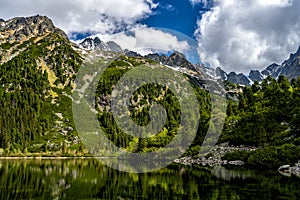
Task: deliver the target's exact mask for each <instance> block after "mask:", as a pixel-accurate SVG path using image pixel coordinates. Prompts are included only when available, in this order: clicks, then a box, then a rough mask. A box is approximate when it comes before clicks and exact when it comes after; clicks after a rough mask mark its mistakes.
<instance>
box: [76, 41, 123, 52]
mask: <svg viewBox="0 0 300 200" xmlns="http://www.w3.org/2000/svg"><path fill="white" fill-rule="evenodd" d="M79 46H80V47H82V48H85V49H89V50H102V51H112V52H121V51H122V48H121V47H120V46H119V45H118V44H117V43H115V42H113V41H108V42H103V41H102V40H101V39H100V38H99V37H95V38H94V39H93V38H91V37H88V38H86V39H84V40H83V41H82V42H81V43H80V44H79Z"/></svg>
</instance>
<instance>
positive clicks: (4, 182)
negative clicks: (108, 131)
mask: <svg viewBox="0 0 300 200" xmlns="http://www.w3.org/2000/svg"><path fill="white" fill-rule="evenodd" d="M0 177H1V178H0V199H1V200H5V199H154V200H155V199H230V200H231V199H263V200H264V199H300V178H298V177H295V176H291V177H286V176H283V175H280V174H279V173H278V172H276V171H275V172H268V171H252V170H245V169H239V170H232V169H231V170H228V169H225V168H221V167H219V168H214V169H209V168H203V167H190V166H183V165H177V164H176V165H175V164H174V165H171V166H169V167H167V168H164V169H161V170H158V171H155V172H151V173H145V174H132V173H126V172H120V171H117V170H114V169H111V168H109V167H106V166H104V165H102V164H101V163H100V162H99V161H97V160H93V159H70V160H0Z"/></svg>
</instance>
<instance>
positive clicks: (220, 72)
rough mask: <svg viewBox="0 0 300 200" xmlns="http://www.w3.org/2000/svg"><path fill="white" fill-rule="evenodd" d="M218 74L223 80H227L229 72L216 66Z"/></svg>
mask: <svg viewBox="0 0 300 200" xmlns="http://www.w3.org/2000/svg"><path fill="white" fill-rule="evenodd" d="M215 73H216V76H217V77H220V78H221V79H222V80H226V79H227V74H226V72H225V71H223V70H222V69H221V68H220V67H217V68H216V72H215Z"/></svg>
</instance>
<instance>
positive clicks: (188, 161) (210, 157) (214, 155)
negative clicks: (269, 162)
mask: <svg viewBox="0 0 300 200" xmlns="http://www.w3.org/2000/svg"><path fill="white" fill-rule="evenodd" d="M255 150H257V148H255V147H245V146H239V147H236V146H228V144H220V145H216V146H215V147H214V149H213V150H212V151H211V152H210V153H208V154H206V155H204V156H200V157H198V158H192V157H190V156H189V157H182V158H179V159H175V160H174V162H175V163H179V164H183V165H202V166H209V167H213V168H215V167H221V166H226V165H231V166H243V165H245V162H244V161H242V160H222V157H223V156H224V155H225V154H227V153H231V152H235V151H255ZM278 171H279V172H280V173H281V174H282V175H285V176H291V175H295V176H297V177H299V178H300V160H299V162H298V163H296V164H295V166H290V165H282V166H281V167H279V169H278Z"/></svg>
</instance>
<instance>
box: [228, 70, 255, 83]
mask: <svg viewBox="0 0 300 200" xmlns="http://www.w3.org/2000/svg"><path fill="white" fill-rule="evenodd" d="M227 80H228V81H229V82H233V83H236V84H240V85H248V86H249V85H250V83H251V82H250V80H249V79H248V78H247V77H246V76H245V75H244V74H242V73H241V74H236V73H235V72H230V73H229V74H228V75H227Z"/></svg>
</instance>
